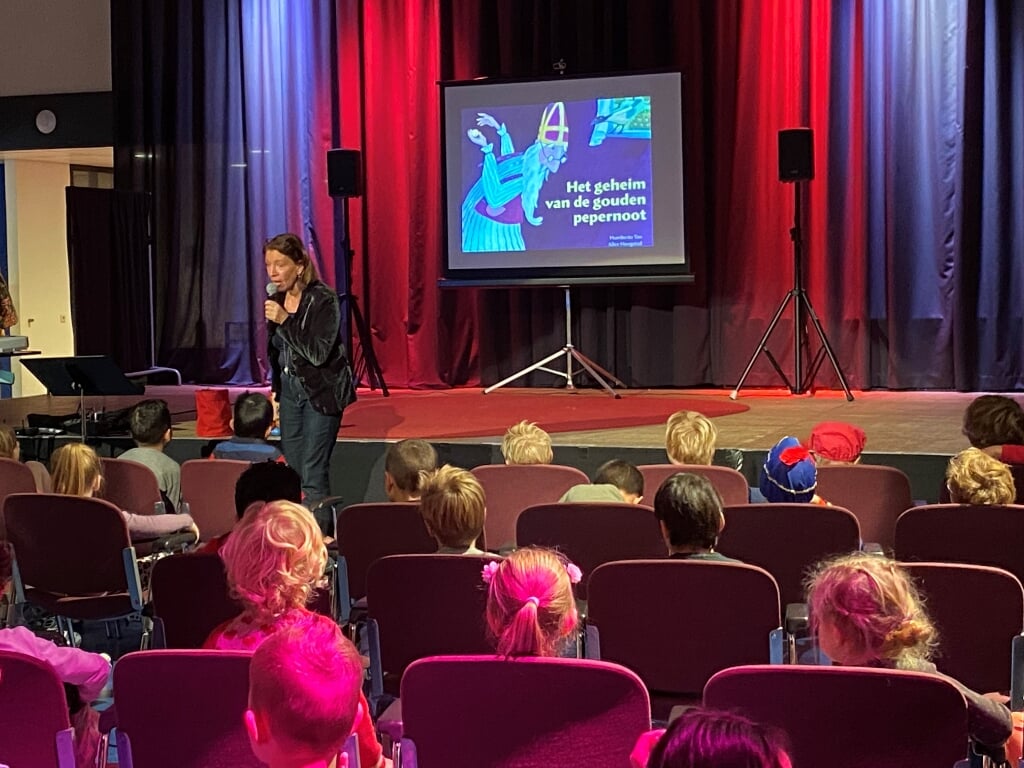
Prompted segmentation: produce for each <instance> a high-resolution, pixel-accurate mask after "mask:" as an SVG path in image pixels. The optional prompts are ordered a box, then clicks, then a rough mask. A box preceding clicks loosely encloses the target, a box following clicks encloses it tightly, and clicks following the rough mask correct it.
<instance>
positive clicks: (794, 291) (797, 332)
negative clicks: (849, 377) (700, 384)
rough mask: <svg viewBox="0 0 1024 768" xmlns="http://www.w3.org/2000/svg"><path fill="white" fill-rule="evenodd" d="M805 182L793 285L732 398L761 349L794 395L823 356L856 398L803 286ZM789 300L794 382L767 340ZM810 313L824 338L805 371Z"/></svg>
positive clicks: (795, 231) (796, 220)
mask: <svg viewBox="0 0 1024 768" xmlns="http://www.w3.org/2000/svg"><path fill="white" fill-rule="evenodd" d="M801 183H802V182H800V181H794V182H793V195H794V213H793V228H792V229H791V230H789V237H790V239H791V240H792V241H793V287H792V288H791V289H790V290H789V292H788V293H787V294H786V296H785V298H783V300H782V303H781V304H779V308H778V309H777V310H775V316H774V317H773V318H772V321H771V322H770V323H769V324H768V330H766V331H765V332H764V336H762V337H761V341H760V342H758V345H757V348H756V349H755V350H754V354H753V355H751V356H750V362H749V363H747V367H746V368H745V369H744V370H743V375H742V376H740V380H739V383H738V384H736V389H734V390H733V391H732V393H731V394H730V395H729V398H730V399H732V400H735V399H736V397H737V396H738V395H739V392H740V389H741V388H742V387H743V382H744V381H746V380H747V374H749V373H750V369H751V368H753V367H754V362H755V361H756V360H757V356H758V355H760V354H761V353H762V352H763V353H764V356H765V357H767V358H768V362H770V363H771V364H772V367H773V368H774V369H775V371H776V372H777V373H778V374H779V376H780V377H781V378H782V381H783V382H784V383H785V385H786V386H787V387H788V388H789V391H790V392H792V393H793V394H794V395H802V394H804V393H805V392H806V391H807V390H808V389H809V387H810V385H811V384H812V383H813V381H814V377H815V375H816V374H817V373H818V368H820V367H821V363H822V361H823V359H824V356H826V355H827V356H828V359H829V361H830V362H831V363H832V367H833V368H834V369H835V372H836V376H838V377H839V383H840V384H841V385H842V387H843V392H845V393H846V399H847V400H848V401H852V400H853V394H851V392H850V387H849V386H848V385H847V384H846V377H845V376H844V375H843V369H842V368H840V367H839V361H838V360H837V359H836V355H835V352H833V351H832V345H831V344H829V343H828V337H827V336H826V335H825V329H824V328H822V326H821V321H820V320H818V315H817V314H816V313H815V311H814V307H813V306H812V305H811V300H810V298H808V296H807V291H806V290H805V289H804V282H803V232H802V229H801V226H800V222H801V218H802V213H803V210H802V202H803V199H802V197H801V195H800V185H801ZM790 302H792V303H793V381H792V382H790V380H789V378H787V376H786V374H785V372H784V371H783V370H782V367H781V366H780V365H779V363H778V361H776V359H775V358H774V357H773V356H772V353H771V350H769V349H768V347H767V344H768V339H769V338H770V337H771V335H772V331H774V330H775V326H776V325H778V323H779V319H780V318H781V317H782V313H783V312H785V311H786V307H787V306H789V304H790ZM803 311H806V312H807V317H809V318H810V320H811V323H812V325H813V326H814V330H815V331H816V332H817V334H818V339H820V341H821V348H820V349H819V350H818V351H817V353H816V354H815V356H814V359H813V360H812V361H811V365H810V367H809V368H808V369H807V371H806V374H805V372H804V370H803V356H802V352H803V344H804V341H805V340H806V336H807V328H806V321H805V320H804V318H803V315H802V312H803Z"/></svg>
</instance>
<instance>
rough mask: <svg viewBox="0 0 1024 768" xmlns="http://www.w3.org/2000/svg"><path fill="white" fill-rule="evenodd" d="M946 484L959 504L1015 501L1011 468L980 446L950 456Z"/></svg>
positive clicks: (1015, 492)
mask: <svg viewBox="0 0 1024 768" xmlns="http://www.w3.org/2000/svg"><path fill="white" fill-rule="evenodd" d="M946 487H947V488H949V495H950V498H951V499H952V500H953V501H954V502H955V503H957V504H1013V503H1014V501H1015V500H1016V498H1017V487H1016V485H1015V484H1014V482H1013V473H1012V472H1010V468H1009V467H1008V466H1006V465H1005V464H1004V463H1003V462H1001V461H999V459H995V458H993V457H992V456H989V455H988V454H987V453H985V452H984V451H982V450H980V449H978V448H968V449H967V450H964V451H960V453H958V454H957V455H956V456H954V457H953V458H952V459H950V460H949V465H948V466H947V467H946Z"/></svg>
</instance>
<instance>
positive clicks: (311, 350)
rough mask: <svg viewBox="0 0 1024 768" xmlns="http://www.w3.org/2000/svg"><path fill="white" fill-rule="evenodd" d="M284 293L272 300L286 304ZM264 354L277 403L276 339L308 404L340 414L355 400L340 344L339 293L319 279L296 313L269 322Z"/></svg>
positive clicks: (278, 366) (278, 368)
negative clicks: (286, 353)
mask: <svg viewBox="0 0 1024 768" xmlns="http://www.w3.org/2000/svg"><path fill="white" fill-rule="evenodd" d="M284 297H285V294H283V293H279V294H277V295H276V296H274V297H273V298H272V299H271V301H276V302H277V303H278V304H281V305H282V306H283V305H284ZM267 326H268V327H267V347H268V350H267V356H268V359H269V361H270V370H271V389H272V390H273V392H274V394H275V395H277V396H278V398H279V399H280V392H281V367H282V365H281V359H280V358H281V356H280V353H279V351H278V349H277V347H275V346H274V336H275V335H276V336H278V337H279V338H280V339H281V340H282V341H283V342H284V343H285V344H287V345H288V347H289V348H290V350H291V357H292V365H293V366H294V367H295V375H296V376H297V377H298V378H299V380H300V381H301V382H302V387H303V389H305V391H306V395H307V397H309V401H310V403H312V405H313V407H314V408H315V409H316V410H317V411H319V412H320V413H325V414H330V415H334V414H339V413H341V412H342V411H344V410H345V406H347V405H349V404H350V403H353V402H355V399H356V391H355V387H354V386H353V382H352V369H351V367H350V366H349V362H348V356H347V355H346V353H345V345H344V344H343V343H342V342H341V333H340V330H341V308H340V302H339V301H338V294H336V293H335V292H334V291H333V290H331V288H329V287H328V286H327V285H325V284H324V283H322V282H320V281H319V280H315V281H314V282H312V283H310V284H309V285H307V286H306V288H305V290H303V291H302V298H301V299H300V300H299V308H298V310H296V312H295V314H293V315H291V316H290V317H289V318H288V319H287V320H285V321H284V322H283V323H281V324H280V325H278V324H277V323H268V324H267Z"/></svg>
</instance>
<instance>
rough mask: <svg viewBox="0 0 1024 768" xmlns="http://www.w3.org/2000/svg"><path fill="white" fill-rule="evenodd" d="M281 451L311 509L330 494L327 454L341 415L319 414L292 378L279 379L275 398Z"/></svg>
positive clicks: (328, 457) (329, 466)
mask: <svg viewBox="0 0 1024 768" xmlns="http://www.w3.org/2000/svg"><path fill="white" fill-rule="evenodd" d="M278 400H279V403H280V416H281V448H282V450H283V451H284V458H285V460H286V461H287V462H288V465H289V466H290V467H292V468H293V469H294V470H295V471H296V472H298V473H299V474H300V475H301V476H302V493H303V496H304V499H303V501H304V503H305V505H306V506H307V507H309V508H310V509H312V508H313V507H315V506H316V505H317V503H318V502H319V501H320V500H321V499H324V498H326V497H327V496H330V495H331V481H330V474H331V453H332V452H333V451H334V444H335V442H337V440H338V427H339V426H341V414H337V415H335V416H327V415H325V414H322V413H320V412H319V411H317V410H316V409H315V408H313V404H312V403H310V402H309V398H308V397H306V392H305V390H304V389H303V388H302V383H301V382H300V381H299V380H298V379H297V378H296V377H294V376H290V375H289V374H287V373H286V374H283V375H282V376H281V392H280V395H279V398H278Z"/></svg>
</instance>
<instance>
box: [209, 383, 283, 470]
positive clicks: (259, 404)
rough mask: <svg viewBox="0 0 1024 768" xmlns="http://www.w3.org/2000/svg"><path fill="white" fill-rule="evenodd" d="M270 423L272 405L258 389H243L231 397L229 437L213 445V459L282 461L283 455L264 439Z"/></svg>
mask: <svg viewBox="0 0 1024 768" xmlns="http://www.w3.org/2000/svg"><path fill="white" fill-rule="evenodd" d="M273 424H274V406H273V404H272V403H271V402H270V401H269V400H268V399H267V398H266V397H265V396H263V395H261V394H260V393H259V392H246V393H245V394H244V395H240V396H239V397H238V399H237V400H235V406H234V416H233V418H232V419H231V429H232V431H233V432H234V433H235V434H234V437H232V438H231V439H230V440H224V441H223V442H220V443H217V445H216V446H214V449H213V453H211V454H210V456H211V458H214V459H232V460H234V461H284V455H283V454H282V453H281V452H280V451H279V450H278V449H277V448H275V447H274V446H273V445H271V444H270V443H268V442H267V435H269V434H270V428H271V427H272V426H273Z"/></svg>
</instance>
